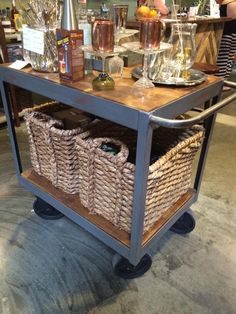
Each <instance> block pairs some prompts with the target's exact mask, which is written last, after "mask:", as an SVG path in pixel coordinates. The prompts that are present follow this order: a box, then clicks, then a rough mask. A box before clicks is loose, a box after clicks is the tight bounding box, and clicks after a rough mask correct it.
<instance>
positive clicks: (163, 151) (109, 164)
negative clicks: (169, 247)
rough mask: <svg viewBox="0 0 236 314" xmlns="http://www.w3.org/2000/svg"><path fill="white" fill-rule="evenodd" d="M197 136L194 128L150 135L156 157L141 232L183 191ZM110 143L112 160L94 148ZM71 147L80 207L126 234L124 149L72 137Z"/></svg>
mask: <svg viewBox="0 0 236 314" xmlns="http://www.w3.org/2000/svg"><path fill="white" fill-rule="evenodd" d="M203 136H204V130H203V128H202V127H200V126H194V127H192V128H189V129H185V130H171V129H164V128H158V130H157V132H155V134H154V136H153V147H158V151H159V155H160V157H159V159H158V160H157V161H156V162H154V163H153V164H152V165H150V166H149V175H148V182H147V195H146V207H145V220H144V232H146V231H147V230H148V229H149V228H150V227H151V226H152V225H153V224H154V223H155V222H157V221H158V219H159V218H160V217H161V216H162V214H163V213H164V212H165V211H166V210H168V209H169V208H170V206H171V205H172V204H173V203H175V202H176V201H177V200H178V199H179V198H180V197H181V196H182V195H183V194H184V193H186V192H187V190H188V188H189V187H190V185H191V173H192V163H193V159H194V156H195V154H196V152H197V150H198V148H199V147H200V145H201V142H202V139H203ZM111 142H112V143H114V144H115V145H117V146H119V147H120V152H119V153H118V154H117V155H115V156H113V155H111V154H109V153H106V152H104V151H103V150H102V149H101V148H100V147H101V144H102V143H111ZM130 142H132V141H130ZM133 142H135V141H133ZM76 144H77V151H78V155H79V156H80V158H79V178H80V180H79V182H80V183H79V185H80V188H79V194H80V199H81V202H82V204H83V205H84V206H85V207H87V208H88V209H89V211H90V213H93V214H98V215H101V216H103V217H104V218H106V219H107V220H109V221H110V222H112V223H113V224H114V225H115V226H116V227H118V228H120V229H123V230H125V231H126V232H128V233H130V229H131V219H132V206H133V191H134V173H135V165H134V164H133V163H131V162H128V161H127V159H128V155H129V149H128V147H127V145H125V144H124V143H123V142H121V141H118V140H116V139H112V138H97V139H93V138H91V137H89V136H88V137H87V138H83V139H82V138H81V137H77V139H76Z"/></svg>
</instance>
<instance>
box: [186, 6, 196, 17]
mask: <svg viewBox="0 0 236 314" xmlns="http://www.w3.org/2000/svg"><path fill="white" fill-rule="evenodd" d="M197 12H198V7H190V8H189V14H188V16H189V17H195V16H196V15H197Z"/></svg>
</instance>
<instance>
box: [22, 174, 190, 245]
mask: <svg viewBox="0 0 236 314" xmlns="http://www.w3.org/2000/svg"><path fill="white" fill-rule="evenodd" d="M21 175H22V177H23V178H24V179H26V180H27V181H29V182H31V183H33V184H34V185H36V186H37V187H38V188H39V189H41V190H43V191H45V192H47V193H48V194H50V195H51V196H53V197H54V198H55V199H57V200H58V201H60V202H61V203H62V204H64V205H65V206H66V207H69V208H70V209H72V210H73V211H75V212H76V213H78V214H79V215H80V216H82V217H84V218H86V219H87V220H89V221H90V222H91V223H93V224H94V225H96V226H97V227H99V228H100V229H102V230H103V231H105V232H106V233H107V234H109V235H110V236H112V237H113V238H115V239H117V240H118V241H120V242H121V243H123V244H125V245H126V246H128V247H129V246H130V234H128V233H127V232H125V231H123V230H120V229H117V228H116V227H115V226H114V225H113V224H112V223H110V222H109V221H108V220H106V219H105V218H103V217H101V216H98V215H93V214H89V212H88V210H87V209H86V208H85V207H84V206H83V205H82V204H81V202H80V199H79V195H78V194H67V193H65V192H63V191H62V190H60V189H58V188H55V187H54V186H53V185H52V184H51V183H50V182H49V181H48V180H47V179H45V178H44V177H41V176H39V175H38V174H37V173H36V172H35V171H34V170H33V169H27V170H26V171H24V172H23V173H22V174H21ZM192 196H193V191H192V190H189V191H188V192H187V193H185V194H184V195H183V196H182V197H181V198H180V199H179V200H178V201H177V202H176V203H175V204H174V205H173V206H171V207H170V209H169V210H168V211H167V212H166V213H165V214H164V215H163V216H162V217H161V219H159V220H158V221H157V223H156V224H155V225H154V226H153V227H152V228H151V229H150V230H149V231H148V232H146V233H145V234H144V236H143V241H142V246H144V245H145V244H147V243H148V241H149V240H151V239H152V238H153V236H154V235H155V234H156V233H157V231H158V230H159V229H160V228H161V227H162V226H163V225H164V224H165V223H166V222H167V221H168V220H169V219H170V218H171V217H172V216H173V215H174V214H175V213H176V212H177V211H178V210H179V209H180V208H181V207H182V206H183V205H184V204H185V203H186V202H187V201H188V200H189V199H190V198H191V197H192Z"/></svg>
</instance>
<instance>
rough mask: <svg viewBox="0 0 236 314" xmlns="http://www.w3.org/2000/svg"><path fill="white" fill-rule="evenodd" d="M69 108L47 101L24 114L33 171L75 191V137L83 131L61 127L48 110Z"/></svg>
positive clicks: (76, 167)
mask: <svg viewBox="0 0 236 314" xmlns="http://www.w3.org/2000/svg"><path fill="white" fill-rule="evenodd" d="M65 108H68V106H65V105H63V104H59V103H55V102H52V103H47V104H44V105H41V106H38V107H36V108H35V109H33V110H30V111H29V110H28V113H27V114H26V115H25V117H24V118H25V121H26V127H27V131H28V134H29V145H30V157H31V163H32V167H33V169H34V170H35V172H36V173H37V174H39V175H41V176H43V177H45V178H47V179H48V180H49V181H50V182H51V183H52V184H53V185H54V186H55V187H58V188H60V189H62V190H63V191H64V192H66V193H70V194H75V193H77V192H78V187H79V186H78V155H77V153H76V151H75V138H76V136H78V135H79V134H81V133H83V132H85V130H86V128H85V127H84V126H83V127H78V128H76V129H72V130H64V129H63V123H62V122H61V121H59V120H56V119H53V118H52V117H51V116H50V114H52V113H53V112H55V111H59V110H62V109H65Z"/></svg>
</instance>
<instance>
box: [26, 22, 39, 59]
mask: <svg viewBox="0 0 236 314" xmlns="http://www.w3.org/2000/svg"><path fill="white" fill-rule="evenodd" d="M23 47H24V49H26V50H29V51H32V52H35V53H38V54H40V55H43V54H44V32H43V31H40V30H36V29H33V28H30V27H27V26H25V27H23Z"/></svg>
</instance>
